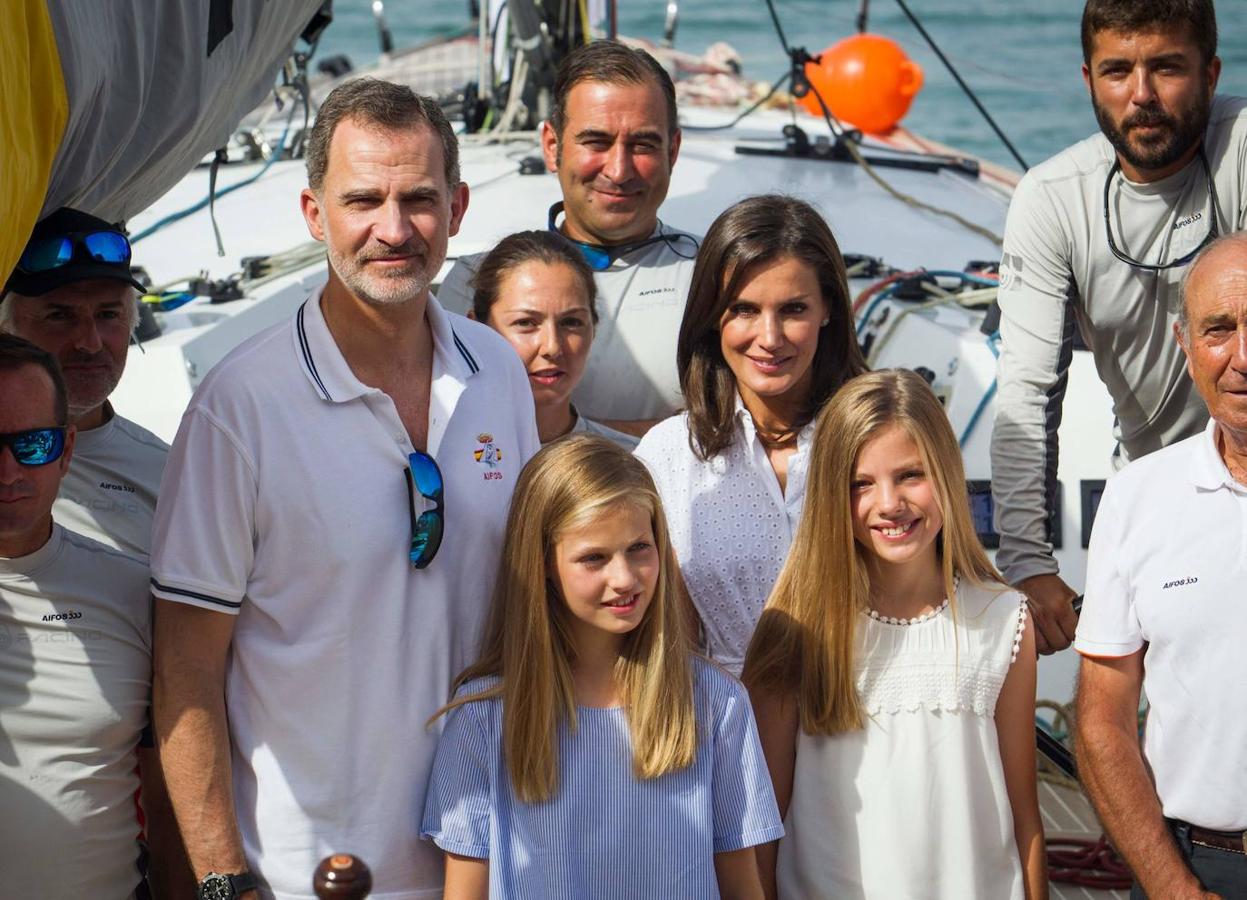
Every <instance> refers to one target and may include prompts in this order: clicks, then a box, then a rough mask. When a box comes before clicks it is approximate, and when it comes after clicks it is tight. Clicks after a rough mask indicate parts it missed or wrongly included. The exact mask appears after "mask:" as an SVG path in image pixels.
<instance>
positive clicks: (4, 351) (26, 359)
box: [0, 334, 69, 425]
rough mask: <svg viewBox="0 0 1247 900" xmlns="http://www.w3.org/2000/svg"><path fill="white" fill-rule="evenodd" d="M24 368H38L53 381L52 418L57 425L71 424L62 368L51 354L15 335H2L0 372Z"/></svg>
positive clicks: (0, 341) (67, 393)
mask: <svg viewBox="0 0 1247 900" xmlns="http://www.w3.org/2000/svg"><path fill="white" fill-rule="evenodd" d="M22 366H38V367H39V368H41V369H43V371H45V372H47V373H48V377H49V378H51V379H52V416H53V418H55V419H56V424H57V425H65V424H67V423H68V422H69V392H68V391H67V390H66V388H65V377H64V376H63V375H62V374H61V366H60V364H59V363H58V362H57V361H56V357H54V356H53V355H52V354H51V353H48V352H47V351H46V350H43V349H41V348H39V347H37V346H35V345H34V344H32V343H31V342H30V341H28V340H26V339H25V338H20V337H18V336H17V335H15V334H0V372H12V371H14V370H15V369H20V368H22Z"/></svg>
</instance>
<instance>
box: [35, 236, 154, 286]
mask: <svg viewBox="0 0 1247 900" xmlns="http://www.w3.org/2000/svg"><path fill="white" fill-rule="evenodd" d="M75 252H77V253H78V258H79V259H81V260H83V261H87V262H97V263H107V264H109V265H114V266H121V265H127V264H129V262H130V241H129V240H127V239H126V236H125V235H124V234H122V233H121V232H120V231H73V232H70V233H69V234H61V235H54V236H52V237H46V238H39V239H38V240H33V241H31V242H30V243H29V244H27V245H26V250H25V251H24V252H23V253H22V257H21V259H19V260H18V261H17V268H18V269H20V270H21V271H22V272H25V273H27V274H30V275H33V274H36V273H38V272H48V271H51V270H52V269H59V268H60V267H61V266H63V265H66V264H68V263H69V262H70V261H71V260H72V259H73V258H74V254H75Z"/></svg>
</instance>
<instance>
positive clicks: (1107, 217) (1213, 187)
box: [1104, 145, 1221, 272]
mask: <svg viewBox="0 0 1247 900" xmlns="http://www.w3.org/2000/svg"><path fill="white" fill-rule="evenodd" d="M1199 161H1200V162H1201V163H1203V165H1204V175H1205V177H1206V178H1207V179H1208V197H1209V199H1210V200H1211V203H1212V210H1211V214H1210V216H1209V223H1208V234H1207V235H1205V236H1204V239H1203V240H1202V241H1200V242H1199V246H1198V247H1196V248H1195V249H1194V250H1192V251H1190V252H1189V253H1186V254H1184V255H1183V256H1181V257H1179V258H1178V259H1175V260H1171V261H1170V262H1164V263H1158V264H1155V265H1153V264H1151V263H1145V262H1139V261H1138V260H1137V259H1135V258H1134V257H1132V256H1129V255H1128V254H1126V253H1125V252H1124V251H1122V249H1121V248H1120V247H1118V246H1117V241H1115V240H1114V239H1113V221H1112V206H1111V205H1110V203H1109V188H1111V187H1112V185H1113V177H1114V176H1115V175H1117V174H1118V173H1120V172H1121V161H1120V160H1114V161H1113V167H1112V168H1111V169H1109V170H1108V178H1106V179H1105V180H1104V230H1105V233H1106V234H1107V235H1108V249H1109V250H1111V251H1112V253H1113V255H1114V256H1116V257H1117V258H1118V259H1119V260H1121V261H1122V262H1124V263H1125V264H1126V265H1128V266H1133V267H1134V268H1136V269H1144V270H1146V271H1149V272H1163V271H1165V270H1166V269H1176V268H1178V267H1179V266H1185V265H1186V264H1187V263H1189V262H1190V261H1191V260H1193V259H1194V258H1195V257H1196V256H1198V255H1199V251H1201V250H1203V249H1204V248H1205V247H1207V246H1208V245H1209V244H1211V243H1212V242H1213V241H1215V240H1216V239H1217V237H1218V236H1220V233H1221V232H1220V230H1219V229H1218V228H1217V217H1218V214H1217V210H1218V209H1219V208H1220V204H1219V203H1218V201H1217V183H1216V181H1215V180H1214V179H1213V177H1212V167H1211V166H1210V165H1208V157H1207V156H1206V155H1205V154H1204V148H1203V146H1202V145H1201V146H1200V148H1199Z"/></svg>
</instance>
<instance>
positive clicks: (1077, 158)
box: [992, 0, 1247, 653]
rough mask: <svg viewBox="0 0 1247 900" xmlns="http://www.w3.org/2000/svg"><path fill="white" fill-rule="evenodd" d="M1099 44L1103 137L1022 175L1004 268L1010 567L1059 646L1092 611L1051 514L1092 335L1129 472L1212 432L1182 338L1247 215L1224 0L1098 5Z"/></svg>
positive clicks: (1095, 85) (1042, 635) (1086, 47)
mask: <svg viewBox="0 0 1247 900" xmlns="http://www.w3.org/2000/svg"><path fill="white" fill-rule="evenodd" d="M1082 46H1083V68H1082V72H1083V79H1084V81H1085V82H1086V85H1087V89H1088V91H1089V92H1090V95H1091V105H1092V108H1093V110H1094V112H1095V115H1096V119H1097V121H1098V123H1099V125H1100V132H1101V133H1100V134H1096V135H1094V136H1093V137H1090V138H1088V139H1087V140H1084V141H1082V142H1081V143H1078V144H1075V145H1074V146H1072V147H1070V148H1068V149H1066V150H1064V151H1063V152H1061V153H1059V154H1058V155H1057V156H1055V157H1053V158H1052V159H1050V160H1048V161H1047V162H1045V163H1043V164H1042V165H1039V166H1036V167H1035V168H1033V169H1031V170H1030V172H1028V173H1027V175H1026V176H1025V177H1024V178H1023V179H1022V181H1021V183H1020V184H1019V185H1018V187H1017V190H1016V192H1015V193H1014V196H1013V201H1012V204H1011V206H1010V209H1009V217H1008V221H1007V223H1006V227H1005V240H1004V247H1003V255H1002V261H1001V267H1000V295H999V299H1000V309H1001V323H1000V336H1001V354H1000V362H999V370H998V393H997V398H996V404H997V405H996V410H997V412H996V423H995V429H994V431H993V434H992V490H993V495H994V498H995V505H996V528H997V531H999V532H1000V550H999V552H998V554H997V557H996V562H997V565H998V566H999V567H1000V569H1001V571H1002V572H1003V573H1004V575H1005V577H1006V579H1007V580H1008V581H1009V582H1010V583H1012V584H1014V585H1016V586H1018V587H1019V588H1021V589H1022V590H1023V591H1025V593H1026V594H1027V596H1028V598H1029V600H1030V601H1031V609H1032V612H1033V614H1034V618H1035V625H1036V639H1037V643H1038V645H1039V649H1040V651H1041V652H1043V653H1050V652H1053V651H1056V650H1061V649H1064V648H1065V647H1067V646H1068V645H1069V643H1070V641H1071V640H1072V639H1073V636H1074V627H1075V625H1076V623H1077V616H1076V614H1075V612H1074V609H1073V606H1072V600H1073V599H1074V596H1075V591H1074V590H1073V589H1072V588H1071V587H1070V586H1069V585H1068V584H1067V583H1066V582H1065V581H1064V580H1063V578H1062V577H1061V575H1060V574H1059V572H1058V565H1057V562H1056V560H1055V559H1054V558H1053V555H1052V550H1053V547H1052V538H1051V535H1050V533H1049V524H1048V523H1049V520H1050V519H1049V517H1050V515H1051V514H1052V513H1053V511H1055V510H1056V509H1058V508H1059V507H1058V504H1057V496H1056V495H1057V492H1058V490H1059V484H1058V481H1057V471H1058V468H1057V463H1058V459H1057V429H1058V427H1059V425H1060V423H1061V407H1062V403H1063V401H1064V395H1065V388H1066V382H1067V378H1068V373H1069V368H1070V365H1071V362H1072V358H1073V352H1074V346H1075V333H1076V331H1077V332H1080V333H1081V336H1082V338H1083V340H1084V342H1085V344H1086V346H1087V348H1088V349H1089V350H1090V351H1091V353H1092V356H1093V358H1094V362H1095V366H1096V370H1097V372H1098V374H1099V376H1100V379H1101V380H1102V381H1103V382H1104V384H1105V386H1106V387H1107V388H1108V392H1109V394H1110V396H1111V397H1112V400H1113V408H1114V414H1115V416H1116V424H1115V429H1114V437H1115V438H1116V440H1117V450H1116V453H1115V454H1114V459H1113V462H1114V465H1115V466H1121V465H1123V464H1125V463H1126V462H1128V461H1129V460H1132V459H1136V458H1139V457H1141V456H1144V455H1146V454H1148V453H1151V452H1152V451H1154V450H1157V449H1159V448H1161V447H1164V446H1167V445H1169V444H1171V443H1174V442H1175V441H1179V440H1182V439H1184V438H1186V437H1189V436H1191V435H1193V434H1195V433H1197V432H1198V431H1199V430H1200V429H1201V428H1202V427H1203V426H1204V423H1205V422H1206V421H1207V417H1208V414H1207V411H1206V410H1205V408H1204V405H1203V403H1202V402H1201V401H1200V398H1199V395H1198V393H1196V391H1195V390H1194V389H1193V387H1192V384H1191V380H1190V378H1189V377H1188V376H1187V374H1186V371H1185V366H1184V361H1183V357H1182V353H1181V351H1180V349H1179V348H1178V347H1177V345H1176V344H1175V343H1174V341H1173V340H1172V338H1171V334H1170V333H1171V329H1172V327H1173V324H1174V322H1175V321H1176V320H1177V317H1178V313H1179V309H1180V305H1181V298H1180V284H1181V279H1182V277H1183V273H1184V272H1185V271H1186V269H1187V267H1188V266H1189V265H1190V263H1191V260H1192V259H1194V257H1195V254H1196V253H1197V252H1198V251H1199V249H1200V248H1201V247H1203V246H1205V245H1207V244H1208V243H1209V242H1210V241H1211V240H1212V239H1213V238H1215V237H1216V236H1217V235H1218V234H1226V233H1229V232H1233V231H1237V230H1240V229H1242V228H1243V227H1244V225H1245V224H1247V100H1244V99H1243V98H1239V97H1214V90H1215V88H1216V85H1217V80H1218V77H1219V75H1220V73H1221V61H1220V59H1219V58H1218V57H1217V55H1216V50H1217V25H1216V16H1215V11H1214V9H1213V3H1212V0H1087V3H1086V6H1085V8H1084V11H1083V19H1082Z"/></svg>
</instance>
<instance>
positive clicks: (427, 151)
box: [152, 78, 539, 900]
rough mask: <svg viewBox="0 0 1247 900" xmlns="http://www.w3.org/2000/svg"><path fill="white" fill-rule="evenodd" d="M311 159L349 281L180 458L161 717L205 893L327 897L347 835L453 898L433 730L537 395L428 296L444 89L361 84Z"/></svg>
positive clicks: (263, 360)
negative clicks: (320, 866) (321, 878)
mask: <svg viewBox="0 0 1247 900" xmlns="http://www.w3.org/2000/svg"><path fill="white" fill-rule="evenodd" d="M306 161H307V174H308V187H307V188H306V189H305V190H304V191H303V192H302V193H301V196H300V203H301V206H302V211H303V215H304V218H305V220H306V223H307V227H308V230H309V232H310V234H311V235H312V237H313V238H315V239H316V240H318V241H322V242H323V243H324V244H325V249H326V255H327V257H328V263H329V265H328V273H327V275H328V280H327V282H326V283H325V284H324V286H323V287H321V288H318V289H316V290H315V291H313V292H312V294H311V296H310V297H308V299H307V300H306V301H305V302H304V303H303V304H302V305H301V306H300V307H299V308H298V310H297V311H296V313H295V314H294V315H293V316H292V317H290V318H289V319H288V320H287V321H283V322H280V323H278V324H277V325H275V326H273V327H272V328H270V329H268V330H266V331H264V332H261V333H260V334H258V335H256V336H255V337H254V338H252V339H251V340H249V341H247V342H246V343H244V344H243V345H241V346H240V347H238V348H237V349H235V350H234V351H233V352H232V353H231V354H230V355H229V356H227V357H226V358H225V359H224V360H222V361H221V362H220V363H219V364H218V365H217V366H216V367H215V368H213V369H212V371H211V372H209V373H208V375H207V377H206V378H205V379H204V381H203V383H202V384H201V385H200V387H199V389H198V390H197V391H196V392H195V395H194V397H193V398H192V400H191V403H190V406H189V407H188V409H187V412H186V415H185V417H184V418H183V420H182V424H181V427H180V429H179V431H178V435H177V438H176V439H175V440H174V444H173V449H172V451H171V454H170V460H169V467H168V470H167V473H166V477H165V483H164V485H163V489H162V492H161V497H160V504H159V507H158V509H157V512H156V528H155V531H156V537H155V541H154V545H153V548H152V590H153V593H154V594H155V596H156V598H157V602H156V648H157V652H156V724H157V729H156V730H157V734H158V736H159V738H160V741H161V751H162V756H163V757H164V759H165V760H166V763H165V771H166V777H167V779H168V782H169V793H170V796H171V797H172V800H173V804H174V808H175V810H176V811H177V813H178V817H179V819H180V820H181V821H182V823H183V826H184V834H185V836H186V847H187V850H188V852H189V855H190V857H191V864H192V867H193V868H194V869H195V875H196V877H197V878H198V879H199V881H200V896H204V897H214V898H215V897H231V896H241V897H247V898H250V897H252V896H254V895H255V894H256V889H257V888H258V892H259V894H260V895H261V896H264V897H266V898H267V897H276V898H279V900H286V898H290V900H293V898H305V897H307V896H308V885H309V883H310V881H309V879H310V878H311V873H312V871H313V870H314V869H315V868H316V865H317V863H318V862H319V861H320V858H321V857H322V856H324V854H325V852H326V851H327V849H328V848H334V849H342V850H346V849H350V850H351V852H353V853H356V854H358V855H359V856H360V857H361V858H362V859H364V860H366V861H367V862H368V865H369V866H370V867H371V869H372V875H373V886H374V896H384V897H390V898H394V900H416V898H424V897H435V896H440V893H441V884H442V872H443V865H442V860H441V856H440V853H439V852H438V850H437V848H436V847H434V846H433V845H432V844H429V843H427V842H423V841H421V840H420V836H419V816H418V815H416V814H415V811H418V810H420V809H422V808H423V804H424V791H425V784H426V782H427V780H428V772H429V769H430V768H431V766H432V762H433V755H434V752H435V750H436V744H437V730H436V729H428V728H426V722H427V721H428V720H429V718H430V716H432V715H433V713H434V712H435V711H436V710H437V709H438V708H439V707H440V706H441V705H442V704H443V703H445V702H446V699H447V697H448V696H449V692H450V685H451V681H452V679H453V678H454V677H455V676H456V675H457V674H458V673H459V672H460V671H461V669H462V668H463V667H465V666H466V665H467V664H468V663H470V662H471V661H472V659H473V655H474V654H475V652H476V649H477V642H478V639H479V635H480V631H481V628H482V626H483V624H484V618H485V614H486V610H487V609H488V604H489V598H490V594H491V591H492V587H493V580H494V576H495V574H496V571H497V565H498V556H499V553H500V551H501V546H502V539H503V532H504V526H505V522H506V515H507V507H508V505H509V503H510V498H511V491H512V490H513V489H514V487H515V484H516V480H517V478H518V477H519V474H520V470H521V469H522V468H523V465H524V463H525V462H526V461H527V460H528V458H529V457H530V456H531V455H532V454H533V453H534V452H536V450H537V448H538V446H539V443H538V438H537V426H536V418H535V413H534V411H533V400H532V392H531V390H530V389H529V387H528V379H527V376H526V373H525V372H524V369H523V366H522V365H521V364H520V361H519V359H518V358H517V357H516V356H515V354H514V352H513V351H512V350H511V348H510V345H508V344H507V343H506V342H505V341H504V340H503V339H502V338H501V337H500V336H499V335H497V334H496V333H495V332H494V331H493V330H492V329H491V328H488V327H487V326H485V325H482V324H479V323H476V322H472V321H469V320H467V319H464V318H463V317H461V316H457V315H454V314H452V313H448V312H446V311H444V310H443V309H442V308H441V306H440V305H439V304H438V302H437V300H436V299H435V298H433V297H432V296H431V295H430V293H429V283H430V281H431V280H432V277H433V276H435V275H436V273H437V271H438V270H439V268H440V267H441V265H442V262H443V260H444V258H445V254H446V243H447V240H448V238H449V236H450V235H452V234H454V233H455V231H456V230H457V229H458V227H459V222H460V220H461V219H462V216H463V212H464V209H465V208H466V206H467V203H468V189H467V186H466V185H464V184H463V183H462V182H461V179H460V176H459V165H458V144H457V141H456V138H455V135H454V132H453V130H452V129H451V126H450V123H449V122H448V121H447V120H446V118H445V116H444V114H443V113H442V111H441V109H440V108H439V107H438V106H437V104H436V103H435V102H434V101H432V100H431V99H429V98H427V97H420V96H418V95H416V94H413V93H412V92H411V90H410V89H409V88H407V87H405V86H401V85H397V84H390V83H388V82H383V81H377V80H373V79H368V78H363V79H357V80H354V81H349V82H347V83H345V84H343V85H341V86H339V87H338V88H336V89H335V90H334V91H333V92H332V93H331V94H330V95H329V96H328V97H327V98H326V99H325V101H324V103H323V104H322V105H321V106H320V109H319V110H318V112H317V116H316V122H315V125H314V127H313V128H312V131H311V133H310V135H309V138H308V142H307V151H306Z"/></svg>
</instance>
